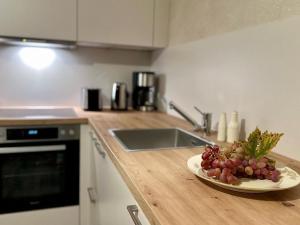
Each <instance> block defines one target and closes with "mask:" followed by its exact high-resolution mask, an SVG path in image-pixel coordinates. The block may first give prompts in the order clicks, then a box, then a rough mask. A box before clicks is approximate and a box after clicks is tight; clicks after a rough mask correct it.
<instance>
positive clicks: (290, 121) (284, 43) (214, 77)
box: [153, 15, 300, 159]
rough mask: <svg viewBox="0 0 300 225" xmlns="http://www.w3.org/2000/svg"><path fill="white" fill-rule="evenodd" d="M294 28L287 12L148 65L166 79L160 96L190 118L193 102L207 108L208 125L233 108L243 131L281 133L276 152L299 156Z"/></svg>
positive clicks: (298, 46)
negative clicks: (243, 126)
mask: <svg viewBox="0 0 300 225" xmlns="http://www.w3.org/2000/svg"><path fill="white" fill-rule="evenodd" d="M173 16H174V15H173ZM299 27H300V16H293V17H289V18H285V19H283V20H278V21H273V22H271V23H264V24H261V25H257V26H253V27H250V28H246V29H240V30H236V31H234V32H231V33H223V34H218V35H215V36H208V37H205V38H203V39H199V40H197V41H193V42H188V43H185V44H182V43H181V44H177V45H174V46H171V47H169V48H167V49H165V50H164V51H161V52H159V51H158V52H156V53H155V54H154V55H153V69H154V70H156V71H157V72H159V73H161V74H162V75H163V76H162V79H163V80H166V81H165V90H163V93H165V96H166V97H167V98H168V99H172V100H174V101H175V102H177V103H178V104H179V105H180V106H182V107H183V108H184V109H186V110H187V112H189V113H190V114H191V115H192V116H193V117H195V118H198V119H200V116H199V114H198V113H197V112H195V111H194V110H193V108H192V106H193V105H197V106H199V107H200V108H201V109H203V110H205V111H209V112H212V113H213V120H214V124H216V122H217V120H218V118H219V115H220V113H221V112H223V111H224V112H227V115H228V114H229V113H230V112H232V111H234V110H237V111H238V112H239V114H240V118H241V119H245V126H246V131H247V133H249V131H251V130H253V129H254V128H255V127H256V126H259V127H260V128H261V129H269V130H271V131H278V132H284V133H285V135H284V137H283V138H282V140H281V141H280V143H279V145H278V147H277V151H278V152H280V153H282V154H284V155H288V156H291V157H294V158H297V159H300V146H299V140H300V134H299V127H300V118H299V116H300V29H299ZM171 38H172V37H171ZM170 113H174V112H170ZM174 114H175V113H174Z"/></svg>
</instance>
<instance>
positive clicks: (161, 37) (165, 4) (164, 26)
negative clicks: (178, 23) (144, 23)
mask: <svg viewBox="0 0 300 225" xmlns="http://www.w3.org/2000/svg"><path fill="white" fill-rule="evenodd" d="M169 10H170V1H169V0H155V9H154V26H153V27H154V31H153V47H157V48H163V47H166V46H167V45H168V42H169Z"/></svg>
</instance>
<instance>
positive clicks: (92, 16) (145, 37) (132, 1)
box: [78, 0, 154, 47]
mask: <svg viewBox="0 0 300 225" xmlns="http://www.w3.org/2000/svg"><path fill="white" fill-rule="evenodd" d="M153 20H154V0H122V1H120V0H78V41H79V42H88V43H104V44H117V45H131V46H149V47H151V46H152V44H153Z"/></svg>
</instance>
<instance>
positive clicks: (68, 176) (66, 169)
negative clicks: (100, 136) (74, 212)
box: [0, 140, 79, 214]
mask: <svg viewBox="0 0 300 225" xmlns="http://www.w3.org/2000/svg"><path fill="white" fill-rule="evenodd" d="M78 203H79V141H78V140H70V141H55V142H42V143H41V142H28V143H16V144H14V143H12V144H11V143H9V144H5V145H4V144H3V145H0V214H2V213H10V212H21V211H28V210H36V209H46V208H54V207H63V206H71V205H78Z"/></svg>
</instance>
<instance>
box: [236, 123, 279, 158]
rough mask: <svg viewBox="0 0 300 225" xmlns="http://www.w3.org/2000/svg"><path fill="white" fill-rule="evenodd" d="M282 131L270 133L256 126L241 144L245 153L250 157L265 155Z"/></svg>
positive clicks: (274, 144)
mask: <svg viewBox="0 0 300 225" xmlns="http://www.w3.org/2000/svg"><path fill="white" fill-rule="evenodd" d="M282 135H283V133H271V132H268V131H265V132H264V133H261V131H260V130H259V129H258V128H256V129H255V130H254V131H253V132H252V133H251V134H250V135H249V137H248V139H247V141H245V142H242V143H241V145H242V147H243V149H244V151H245V153H246V154H247V155H249V156H250V157H251V158H256V159H258V158H261V157H263V156H265V155H267V154H268V153H269V152H270V151H271V150H272V149H273V148H274V147H275V146H276V145H277V143H278V141H279V140H280V138H281V136H282Z"/></svg>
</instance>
